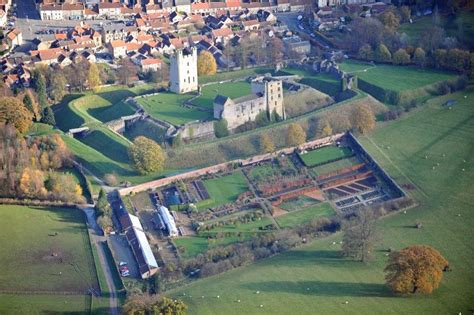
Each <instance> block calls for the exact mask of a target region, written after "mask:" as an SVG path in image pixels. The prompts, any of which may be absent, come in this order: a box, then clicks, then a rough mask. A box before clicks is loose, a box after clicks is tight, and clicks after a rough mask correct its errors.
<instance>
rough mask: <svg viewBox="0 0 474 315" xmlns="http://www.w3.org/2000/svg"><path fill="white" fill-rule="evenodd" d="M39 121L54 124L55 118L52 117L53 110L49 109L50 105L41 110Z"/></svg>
mask: <svg viewBox="0 0 474 315" xmlns="http://www.w3.org/2000/svg"><path fill="white" fill-rule="evenodd" d="M41 122H42V123H45V124H48V125H51V126H54V125H56V119H55V118H54V112H53V110H52V109H51V107H49V106H48V107H46V108H45V109H44V110H43V116H42V117H41Z"/></svg>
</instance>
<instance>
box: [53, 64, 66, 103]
mask: <svg viewBox="0 0 474 315" xmlns="http://www.w3.org/2000/svg"><path fill="white" fill-rule="evenodd" d="M66 84H67V80H66V77H65V76H64V73H63V72H62V71H59V72H58V73H56V74H55V75H53V76H52V79H51V86H50V92H49V95H50V96H51V98H52V99H53V100H54V101H55V102H60V101H61V100H62V99H63V97H64V95H66V92H67V91H66Z"/></svg>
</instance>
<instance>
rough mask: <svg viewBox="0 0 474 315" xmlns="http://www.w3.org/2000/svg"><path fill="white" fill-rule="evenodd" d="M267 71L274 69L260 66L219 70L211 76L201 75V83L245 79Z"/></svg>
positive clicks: (271, 71) (270, 71)
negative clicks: (235, 69)
mask: <svg viewBox="0 0 474 315" xmlns="http://www.w3.org/2000/svg"><path fill="white" fill-rule="evenodd" d="M265 73H273V69H272V68H265V67H258V68H252V69H243V70H237V71H225V72H219V73H216V74H213V75H209V76H200V77H199V84H204V83H210V82H219V81H226V80H235V79H243V78H248V77H251V76H255V75H258V74H265Z"/></svg>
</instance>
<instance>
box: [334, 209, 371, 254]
mask: <svg viewBox="0 0 474 315" xmlns="http://www.w3.org/2000/svg"><path fill="white" fill-rule="evenodd" d="M376 220H377V216H376V215H375V213H374V211H373V210H372V209H362V210H360V211H359V212H358V213H357V215H356V216H355V217H353V218H351V219H350V220H348V221H346V222H344V223H343V224H342V232H343V236H342V255H343V256H346V257H351V258H354V259H356V260H359V261H362V262H366V261H367V260H369V259H370V258H371V257H372V249H373V247H374V243H375V242H376V240H377V231H376V227H375V223H376Z"/></svg>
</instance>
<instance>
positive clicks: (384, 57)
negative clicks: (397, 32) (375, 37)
mask: <svg viewBox="0 0 474 315" xmlns="http://www.w3.org/2000/svg"><path fill="white" fill-rule="evenodd" d="M375 60H376V61H378V62H390V60H392V54H390V51H389V50H388V48H387V46H385V45H384V44H380V45H378V46H377V49H375Z"/></svg>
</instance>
